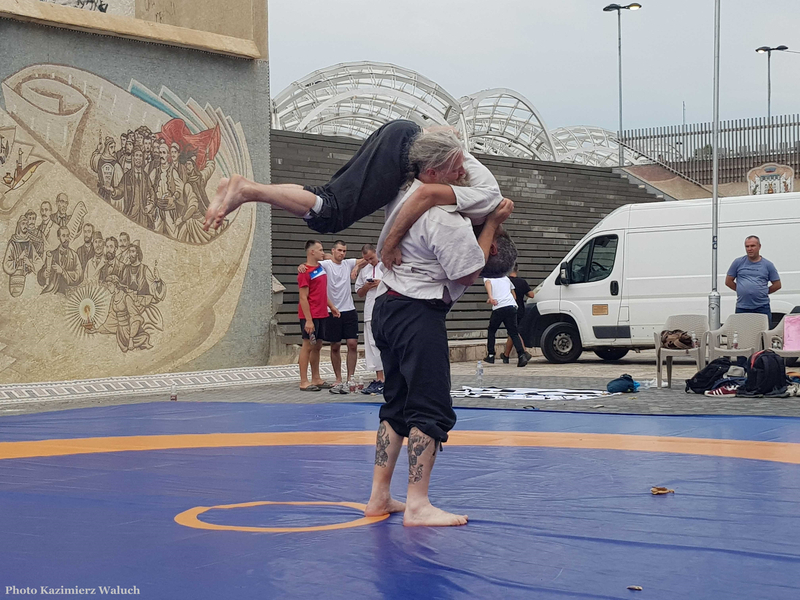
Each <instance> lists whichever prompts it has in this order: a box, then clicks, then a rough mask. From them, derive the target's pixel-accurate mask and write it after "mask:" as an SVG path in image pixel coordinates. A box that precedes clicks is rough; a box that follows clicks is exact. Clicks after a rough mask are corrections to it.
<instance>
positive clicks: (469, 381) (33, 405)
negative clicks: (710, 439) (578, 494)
mask: <svg viewBox="0 0 800 600" xmlns="http://www.w3.org/2000/svg"><path fill="white" fill-rule="evenodd" d="M654 365H655V355H654V352H652V351H651V352H642V353H641V354H634V353H631V354H630V355H629V356H627V357H625V358H624V359H623V360H621V361H617V362H614V363H608V362H604V361H602V360H600V359H599V358H597V357H596V356H595V355H594V354H590V353H585V354H584V355H583V356H582V357H581V360H579V361H578V362H576V363H572V364H568V365H552V364H549V363H547V361H545V360H544V359H543V358H534V359H533V360H532V361H531V363H530V364H529V365H528V366H527V367H525V368H517V367H516V366H515V364H513V363H512V364H509V365H504V364H502V363H499V364H494V365H485V370H484V378H483V385H484V386H498V387H538V388H569V389H590V390H604V389H605V386H606V383H608V381H610V380H611V379H614V378H616V377H619V376H620V375H621V374H623V373H629V374H631V375H632V376H633V377H634V379H636V380H637V381H647V380H651V379H655V366H654ZM475 367H476V365H475V364H472V363H456V364H454V365H453V366H452V383H453V389H460V388H461V386H463V385H476V383H477V382H476V378H475ZM695 370H696V369H695V366H694V364H693V363H692V362H691V361H681V362H680V364H676V365H675V371H674V373H673V379H674V382H673V383H674V387H673V388H672V389H666V388H663V389H656V388H651V389H648V390H645V391H642V392H639V393H636V394H622V395H619V396H608V397H605V398H602V399H601V400H596V399H593V400H572V401H537V402H533V403H532V402H530V401H522V400H494V399H487V398H474V399H473V398H456V399H454V404H455V405H456V406H461V407H471V408H504V409H527V410H530V408H529V407H531V405H533V407H534V408H535V409H538V410H556V411H580V412H597V413H635V414H661V415H665V414H667V415H669V414H718V415H719V414H733V415H778V416H795V417H797V416H800V398H784V399H752V398H747V399H745V398H735V397H727V398H708V397H705V396H699V395H696V394H686V393H685V392H684V391H683V380H684V379H686V378H688V377H691V376H692V375H693V374H694V372H695ZM154 401H165V402H167V401H169V398H168V393H164V392H161V393H159V394H157V395H153V394H136V395H128V396H110V397H106V398H91V399H79V400H76V399H69V398H65V399H58V400H55V399H53V400H47V401H44V402H26V403H24V404H15V405H0V416H3V415H15V414H25V413H32V412H43V411H52V410H63V409H67V408H80V407H87V406H106V405H114V404H128V403H137V402H154ZM178 401H179V402H264V403H308V404H315V403H328V402H381V401H382V399H381V398H380V397H375V396H364V395H362V394H348V395H334V394H330V393H328V392H327V391H325V390H323V391H321V392H315V393H310V392H301V391H300V390H299V389H298V388H297V385H296V384H294V383H261V384H258V385H233V386H229V387H223V388H215V389H193V390H186V391H181V392H180V393H179V397H178Z"/></svg>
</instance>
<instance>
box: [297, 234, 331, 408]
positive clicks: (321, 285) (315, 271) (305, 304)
mask: <svg viewBox="0 0 800 600" xmlns="http://www.w3.org/2000/svg"><path fill="white" fill-rule="evenodd" d="M324 256H325V253H324V251H323V250H322V242H319V241H317V240H308V241H307V242H306V271H305V273H298V274H297V286H298V287H299V288H300V305H299V306H298V307H297V316H298V317H299V318H300V331H301V333H302V336H303V347H302V348H301V349H300V389H301V390H303V391H304V392H318V391H320V390H321V389H322V388H329V387H331V386H330V385H329V384H327V383H325V382H324V381H323V380H322V377H320V374H319V351H320V349H321V348H322V339H323V337H324V336H323V332H322V331H321V330H320V326H321V325H322V321H323V319H325V318H327V316H328V308H330V309H331V314H332V315H333V316H334V317H338V316H339V311H338V310H337V309H336V307H335V306H334V305H333V303H332V302H331V301H330V300H329V299H328V276H327V275H326V274H325V270H324V269H323V268H322V266H321V265H320V264H319V261H321V260H322V259H323V258H324ZM309 363H311V381H310V382H309V380H308V365H309Z"/></svg>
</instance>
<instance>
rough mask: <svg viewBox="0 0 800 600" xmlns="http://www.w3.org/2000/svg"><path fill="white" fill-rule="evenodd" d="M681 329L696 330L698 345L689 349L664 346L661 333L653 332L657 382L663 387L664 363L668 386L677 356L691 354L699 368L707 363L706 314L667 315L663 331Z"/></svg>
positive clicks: (670, 382)
mask: <svg viewBox="0 0 800 600" xmlns="http://www.w3.org/2000/svg"><path fill="white" fill-rule="evenodd" d="M676 329H680V330H681V331H685V332H686V333H689V334H691V333H692V332H694V334H695V336H696V339H697V346H696V347H694V348H690V349H688V350H678V349H676V348H664V347H663V346H662V345H661V333H660V332H656V333H653V337H654V338H655V342H656V382H657V383H658V387H659V389H660V388H661V379H662V378H661V371H662V367H661V366H662V363H664V362H666V364H667V386H668V387H672V359H673V358H675V357H676V356H690V357H692V358H694V360H695V362H696V363H697V370H698V371H699V370H700V369H702V368H703V367H704V366H705V364H706V334H707V333H708V317H706V316H704V315H673V316H671V317H667V322H666V323H665V324H664V328H663V329H662V331H675V330H676Z"/></svg>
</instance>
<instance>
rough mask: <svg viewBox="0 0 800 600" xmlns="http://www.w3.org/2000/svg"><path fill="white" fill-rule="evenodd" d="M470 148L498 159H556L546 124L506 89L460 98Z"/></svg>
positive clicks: (522, 99)
mask: <svg viewBox="0 0 800 600" xmlns="http://www.w3.org/2000/svg"><path fill="white" fill-rule="evenodd" d="M461 109H462V110H463V112H464V120H465V122H466V126H467V132H466V133H467V136H468V137H469V139H470V140H471V142H472V143H471V144H470V148H471V149H472V150H475V151H478V152H480V151H488V153H490V154H499V155H501V156H508V155H511V156H519V157H521V158H533V159H538V160H558V154H557V153H556V149H555V144H554V143H553V139H552V138H551V136H550V131H549V130H548V128H547V125H546V124H545V122H544V119H542V116H541V115H540V114H539V111H537V110H536V107H534V106H533V103H532V102H531V101H530V100H528V99H527V98H526V97H525V96H523V95H522V94H520V93H518V92H515V91H514V90H511V89H508V88H493V89H489V90H483V91H482V92H478V93H477V94H471V95H469V96H464V97H463V98H461Z"/></svg>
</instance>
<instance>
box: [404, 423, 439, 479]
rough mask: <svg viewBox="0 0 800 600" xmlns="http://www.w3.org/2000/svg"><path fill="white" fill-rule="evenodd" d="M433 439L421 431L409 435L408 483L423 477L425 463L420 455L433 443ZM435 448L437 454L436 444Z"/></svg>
mask: <svg viewBox="0 0 800 600" xmlns="http://www.w3.org/2000/svg"><path fill="white" fill-rule="evenodd" d="M432 441H433V439H432V438H430V437H428V436H427V435H423V434H420V433H412V434H411V435H409V436H408V483H417V482H418V481H419V480H421V479H422V468H423V467H424V465H423V464H422V463H420V462H419V457H420V456H422V453H423V452H425V450H426V449H427V448H428V446H430V445H431V442H432ZM433 450H434V455H435V452H436V446H435V445H434V447H433Z"/></svg>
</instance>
